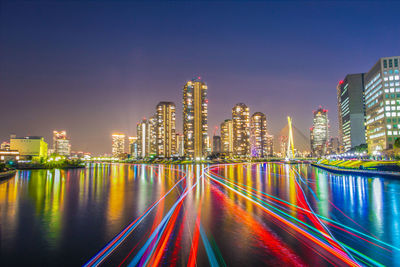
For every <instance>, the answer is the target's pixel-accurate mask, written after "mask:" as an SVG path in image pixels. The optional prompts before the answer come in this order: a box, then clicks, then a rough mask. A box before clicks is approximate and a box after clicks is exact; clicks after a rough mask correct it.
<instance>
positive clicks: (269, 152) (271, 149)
mask: <svg viewBox="0 0 400 267" xmlns="http://www.w3.org/2000/svg"><path fill="white" fill-rule="evenodd" d="M266 140H267V144H266V152H267V154H266V155H265V156H270V157H271V156H273V155H274V136H273V135H271V134H267V137H266Z"/></svg>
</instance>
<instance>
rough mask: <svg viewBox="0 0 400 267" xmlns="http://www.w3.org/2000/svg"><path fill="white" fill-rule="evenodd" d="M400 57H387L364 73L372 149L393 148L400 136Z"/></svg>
mask: <svg viewBox="0 0 400 267" xmlns="http://www.w3.org/2000/svg"><path fill="white" fill-rule="evenodd" d="M399 61H400V57H399V56H396V57H385V58H381V59H379V60H378V62H377V63H376V64H375V65H374V66H373V67H372V68H371V70H370V71H369V72H367V73H366V74H365V76H364V84H365V91H364V99H365V112H366V117H365V120H366V123H365V125H366V141H367V144H368V152H369V153H376V152H389V153H390V151H391V150H392V149H393V145H394V142H395V140H396V139H397V138H400V77H399V76H400V74H399V72H400V66H399Z"/></svg>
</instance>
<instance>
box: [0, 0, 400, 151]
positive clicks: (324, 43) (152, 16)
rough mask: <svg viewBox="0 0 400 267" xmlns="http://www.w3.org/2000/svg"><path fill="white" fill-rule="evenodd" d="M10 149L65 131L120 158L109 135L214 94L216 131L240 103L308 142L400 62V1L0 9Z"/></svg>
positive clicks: (81, 144) (0, 79)
mask: <svg viewBox="0 0 400 267" xmlns="http://www.w3.org/2000/svg"><path fill="white" fill-rule="evenodd" d="M0 3H1V6H0V7H1V10H0V12H1V13H0V92H1V96H0V99H1V104H0V114H1V115H0V116H1V117H0V125H1V126H0V141H6V140H7V139H8V136H9V134H11V133H15V134H17V135H18V136H26V135H41V136H44V137H45V138H46V141H47V142H48V143H49V144H51V143H52V140H51V134H52V130H53V129H59V130H67V132H68V134H69V135H70V137H71V140H72V141H71V142H72V150H83V151H88V152H93V153H110V151H111V134H112V133H113V132H123V133H126V134H127V135H136V123H137V122H138V121H139V120H140V119H142V118H143V117H149V116H151V115H152V114H153V113H154V112H155V106H156V105H157V103H158V102H159V101H174V102H175V104H176V106H177V129H178V131H179V132H182V113H181V111H182V87H183V85H184V83H185V82H186V81H187V80H189V79H191V78H193V77H195V76H201V77H202V78H203V79H204V80H205V81H206V82H207V84H208V87H209V92H208V93H209V128H210V134H212V129H213V127H214V126H216V125H219V124H220V122H221V121H223V120H224V119H227V118H230V117H231V109H232V107H233V106H234V105H235V104H236V103H238V102H244V103H245V104H247V105H248V106H249V107H250V111H251V113H254V112H256V111H260V112H263V113H265V114H266V115H267V120H268V125H269V126H268V127H269V129H270V131H271V132H272V133H273V134H277V133H279V131H280V129H281V128H283V127H284V126H285V124H286V116H287V115H291V116H292V117H293V121H294V124H295V125H296V127H297V128H298V129H300V130H301V131H303V132H304V134H305V135H307V136H308V128H309V127H310V126H311V124H312V111H313V110H315V109H317V108H318V106H319V105H322V106H323V107H325V108H327V109H328V110H329V118H330V121H331V123H330V124H331V135H332V136H337V128H338V127H337V111H336V110H337V107H336V85H337V83H338V81H339V80H341V79H343V78H344V76H345V75H346V74H348V73H360V72H366V71H368V70H369V69H370V68H371V67H372V66H373V64H375V63H376V61H377V60H378V59H379V58H380V57H385V56H399V55H400V21H399V10H400V2H384V3H381V2H380V1H377V2H371V1H370V2H366V3H362V2H353V3H347V2H345V1H340V2H323V3H320V2H319V1H316V2H304V3H299V2H280V1H279V2H278V1H277V2H267V3H261V2H253V3H245V2H239V1H235V2H232V3H231V2H220V3H214V2H212V1H209V2H196V3H193V2H180V1H179V2H152V3H131V2H128V1H122V2H115V1H109V2H108V1H102V2H99V3H98V2H97V1H88V2H79V1H72V2H69V3H68V2H63V3H50V1H44V2H35V1H25V2H16V1H10V2H7V1H0Z"/></svg>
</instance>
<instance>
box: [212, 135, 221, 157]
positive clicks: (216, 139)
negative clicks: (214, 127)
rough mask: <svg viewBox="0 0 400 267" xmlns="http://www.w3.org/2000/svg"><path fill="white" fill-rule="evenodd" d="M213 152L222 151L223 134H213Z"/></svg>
mask: <svg viewBox="0 0 400 267" xmlns="http://www.w3.org/2000/svg"><path fill="white" fill-rule="evenodd" d="M212 152H213V153H221V136H219V135H214V136H213V148H212Z"/></svg>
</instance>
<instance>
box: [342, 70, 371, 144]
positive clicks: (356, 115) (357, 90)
mask: <svg viewBox="0 0 400 267" xmlns="http://www.w3.org/2000/svg"><path fill="white" fill-rule="evenodd" d="M363 94H364V74H363V73H360V74H349V75H347V76H346V77H345V78H344V80H342V81H340V82H339V84H338V86H337V101H338V120H339V140H340V141H339V142H340V143H341V144H342V150H343V152H347V151H349V150H350V149H352V148H354V147H356V146H359V145H361V144H365V125H364V121H365V109H364V95H363Z"/></svg>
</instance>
